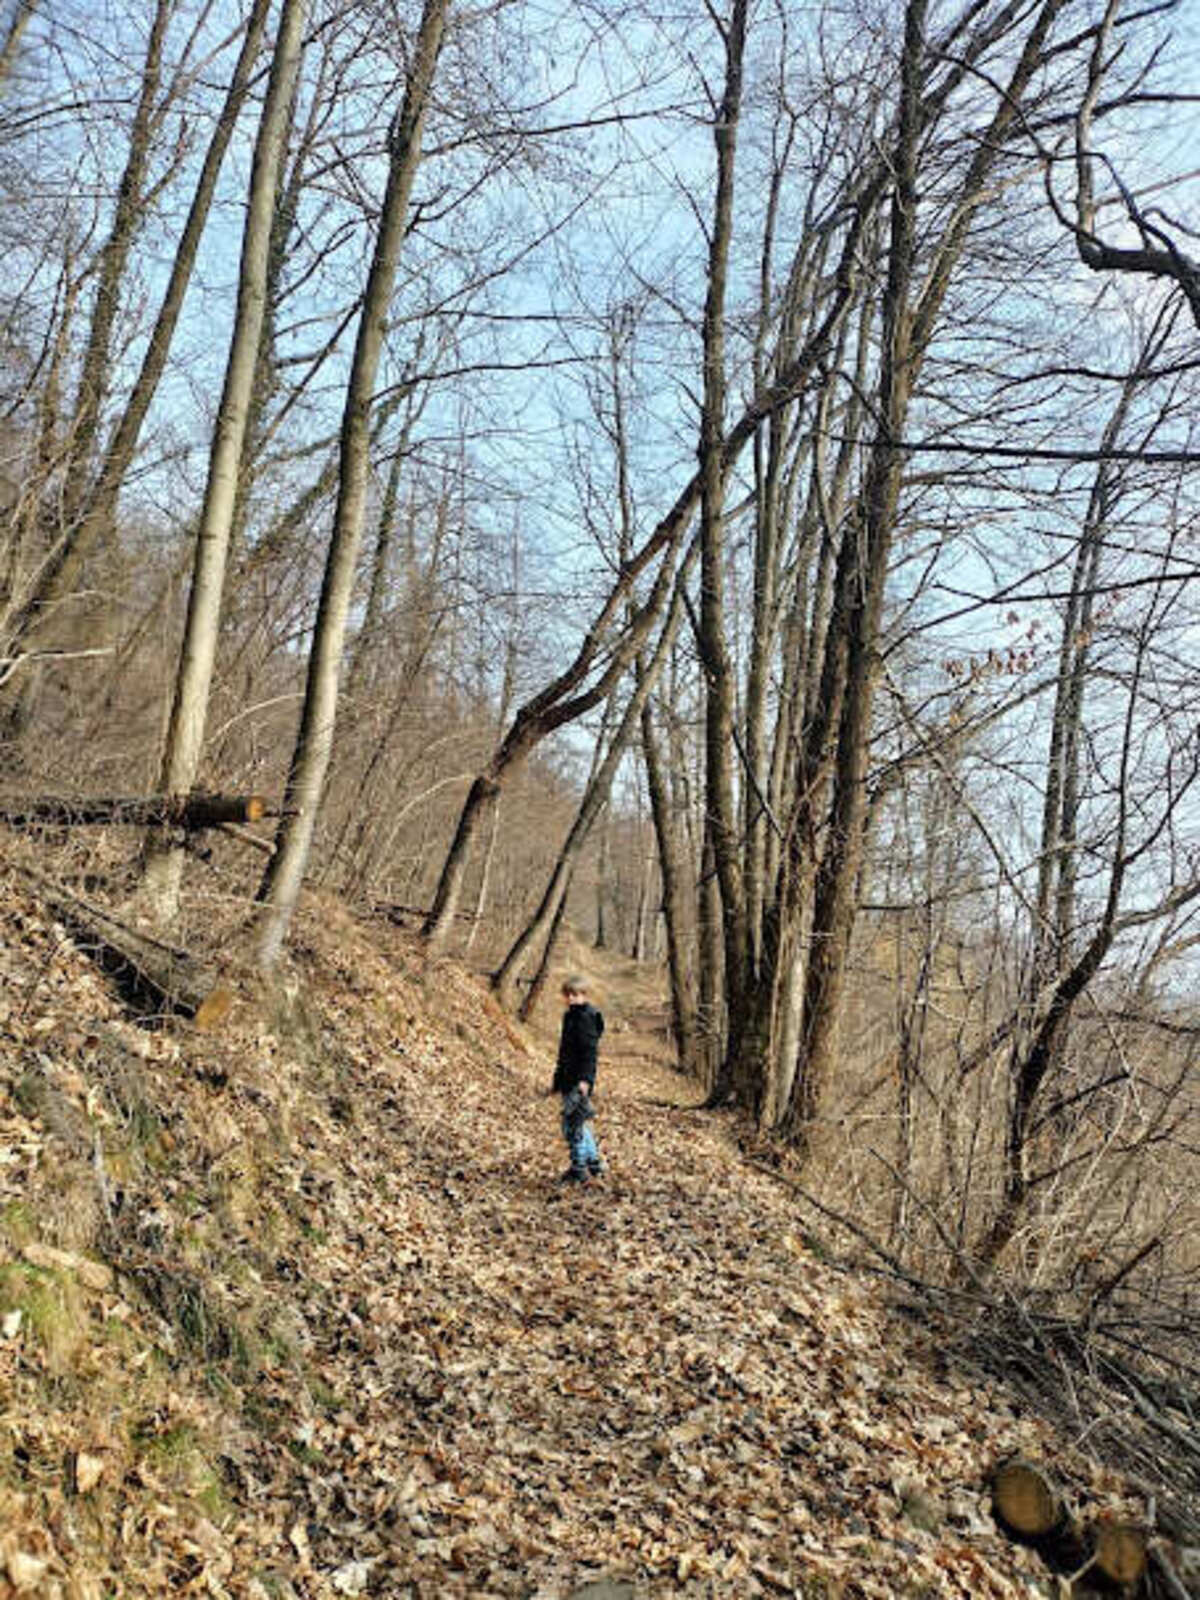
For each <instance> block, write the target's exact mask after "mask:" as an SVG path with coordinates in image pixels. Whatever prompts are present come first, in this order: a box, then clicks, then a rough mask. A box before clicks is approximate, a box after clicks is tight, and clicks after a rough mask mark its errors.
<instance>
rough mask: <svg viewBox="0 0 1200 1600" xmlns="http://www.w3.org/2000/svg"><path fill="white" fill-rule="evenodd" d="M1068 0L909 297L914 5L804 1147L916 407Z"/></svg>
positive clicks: (787, 1120)
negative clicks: (945, 316)
mask: <svg viewBox="0 0 1200 1600" xmlns="http://www.w3.org/2000/svg"><path fill="white" fill-rule="evenodd" d="M1066 3H1067V0H1043V3H1042V5H1041V6H1040V7H1039V8H1038V10H1037V12H1036V14H1035V15H1034V17H1033V20H1032V22H1031V23H1030V25H1029V27H1028V30H1027V32H1026V35H1025V38H1024V41H1023V43H1022V47H1021V51H1020V55H1019V58H1018V60H1017V62H1016V65H1015V66H1014V68H1013V71H1012V74H1011V76H1010V78H1009V81H1008V83H1007V84H1006V85H1005V90H1004V93H1003V96H1002V97H1001V99H1000V102H999V105H998V108H997V110H996V111H995V113H994V114H993V116H992V120H991V123H990V126H989V127H988V129H987V130H986V132H985V133H984V135H983V137H982V138H981V139H980V140H979V142H978V144H977V146H976V148H975V152H974V154H973V156H972V158H971V160H970V162H969V164H968V167H967V170H966V172H965V174H964V177H963V182H962V185H961V188H960V191H959V197H958V203H957V205H956V207H955V210H954V214H953V218H952V220H951V221H950V223H949V224H948V225H947V227H946V229H945V231H944V233H943V234H942V236H941V237H940V239H938V240H937V242H936V246H935V249H934V252H933V257H932V263H931V266H930V268H929V271H928V273H927V275H926V276H925V279H924V282H923V286H922V289H921V292H920V294H919V296H916V297H914V296H913V294H912V290H913V284H914V275H915V274H914V269H915V256H916V213H917V204H918V195H917V181H916V179H917V160H918V150H919V147H920V141H921V138H922V134H923V132H924V131H925V127H926V117H927V106H925V105H923V103H922V97H921V88H922V80H923V71H924V56H925V49H926V44H925V33H926V0H909V5H908V8H907V10H906V13H905V29H904V45H903V51H902V56H901V91H900V115H899V126H898V134H897V144H896V151H895V155H894V158H893V168H894V172H895V187H894V193H893V199H892V205H891V234H890V241H889V247H888V271H887V283H886V287H885V291H884V297H883V330H882V334H883V338H882V343H883V353H882V361H881V371H880V383H879V401H878V406H877V411H878V416H879V422H880V425H879V427H878V429H877V432H876V437H875V441H874V443H873V445H872V450H871V457H870V461H869V464H868V467H867V475H866V481H865V484H864V487H863V493H862V497H861V502H860V511H859V521H860V526H861V536H860V538H858V539H855V540H854V541H853V543H854V550H855V555H856V568H857V570H856V572H855V574H854V581H853V583H852V585H851V586H850V590H849V594H848V599H849V604H848V605H847V606H846V607H845V609H844V611H843V612H842V614H841V618H840V620H839V618H838V617H837V616H836V615H835V618H834V621H833V622H831V630H832V629H834V628H835V627H836V628H839V629H841V630H842V631H843V639H842V640H841V641H835V642H837V643H839V645H840V647H844V649H845V661H846V668H845V692H844V695H843V698H842V705H841V714H840V718H839V722H838V732H837V744H836V749H835V753H834V766H833V795H832V801H831V806H830V814H829V819H828V823H827V826H826V833H825V845H824V849H823V851H822V854H821V859H820V863H819V866H818V869H817V876H816V883H815V888H814V895H813V916H812V928H811V938H810V945H811V951H810V956H809V962H808V971H807V974H806V980H805V994H804V1013H803V1022H802V1027H801V1039H800V1052H799V1058H798V1061H797V1067H796V1073H795V1077H794V1079H793V1083H792V1090H791V1096H790V1100H789V1103H788V1108H787V1112H786V1114H785V1117H784V1119H783V1126H784V1130H785V1132H786V1133H787V1134H788V1135H789V1136H790V1137H791V1138H792V1139H793V1140H794V1141H795V1143H796V1144H797V1146H798V1147H799V1149H800V1151H801V1154H802V1155H804V1154H807V1152H808V1150H809V1148H810V1141H811V1133H812V1130H813V1127H814V1125H815V1122H816V1119H817V1115H818V1112H819V1109H820V1106H821V1102H822V1099H823V1097H824V1093H825V1088H826V1084H827V1082H828V1080H829V1078H830V1076H831V1074H832V1072H833V1068H834V1063H835V1060H836V1051H837V1032H838V1025H839V1020H840V1014H841V1001H842V993H843V989H844V984H845V976H846V963H847V960H848V957H849V949H850V938H851V934H852V932H853V927H854V919H855V911H856V906H855V885H856V881H857V878H858V869H859V862H860V860H861V852H862V842H863V840H862V834H863V821H864V808H865V792H864V785H865V776H866V763H867V750H868V742H869V738H870V733H871V717H872V707H873V701H874V688H875V678H876V660H875V657H876V648H877V641H878V638H879V630H880V623H881V618H882V612H883V596H884V587H885V583H886V580H887V574H888V566H889V561H890V553H891V545H892V538H893V534H894V531H895V519H896V508H897V504H898V500H899V493H900V483H901V474H902V468H903V455H902V452H901V450H899V449H898V448H897V441H898V440H901V439H902V438H903V437H904V428H905V423H906V420H907V417H908V411H909V402H910V398H911V395H912V392H913V387H914V385H915V382H916V378H917V374H918V372H919V369H920V365H921V362H922V360H923V358H924V356H925V354H926V352H927V351H928V349H929V346H930V343H931V341H932V339H933V336H934V332H935V329H936V327H937V324H938V319H939V317H940V315H941V311H942V307H943V305H944V302H945V298H946V294H947V292H948V290H949V287H950V284H951V281H952V279H953V276H954V272H955V269H956V268H957V266H958V263H959V261H960V259H961V256H962V252H963V249H964V247H965V244H966V241H967V236H968V232H969V229H970V225H971V221H972V218H973V216H974V213H975V210H976V208H977V207H978V206H979V204H980V203H981V201H982V200H983V198H984V196H985V195H986V193H987V192H988V189H989V186H990V184H991V182H992V180H993V178H994V168H995V165H996V162H997V161H998V160H999V158H1000V154H1001V152H1002V151H1003V150H1004V149H1005V146H1006V141H1007V138H1008V135H1009V132H1010V130H1011V128H1012V126H1013V124H1014V122H1015V120H1016V119H1017V117H1018V116H1019V115H1020V110H1021V107H1022V105H1023V103H1024V100H1025V97H1026V94H1027V91H1028V89H1029V86H1030V84H1031V82H1032V80H1033V78H1034V75H1035V73H1036V72H1037V71H1038V70H1039V68H1040V66H1041V64H1042V59H1043V51H1044V48H1045V45H1046V41H1047V38H1048V36H1049V33H1050V29H1051V27H1052V26H1053V23H1054V21H1055V19H1056V18H1057V16H1058V14H1059V12H1060V11H1061V10H1062V9H1063V7H1064V5H1065V4H1066Z"/></svg>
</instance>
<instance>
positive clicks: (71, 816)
mask: <svg viewBox="0 0 1200 1600" xmlns="http://www.w3.org/2000/svg"><path fill="white" fill-rule="evenodd" d="M277 815H278V812H273V811H270V810H269V809H268V807H267V802H266V801H265V800H264V799H263V797H262V795H260V794H250V795H221V794H175V795H151V796H149V797H145V798H141V799H99V800H69V799H68V800H64V799H60V798H57V797H52V796H31V797H29V798H24V799H11V800H0V822H7V823H8V824H9V825H10V826H12V827H15V828H27V827H30V826H32V825H34V824H36V823H48V824H51V825H52V826H56V827H62V828H72V827H75V828H78V827H97V826H105V827H112V826H122V825H123V826H127V827H134V828H149V827H158V828H182V829H183V830H184V831H185V832H188V833H191V832H195V831H196V830H198V829H200V828H219V827H222V826H223V825H225V824H227V823H235V824H236V823H246V822H261V821H262V819H263V818H264V817H268V816H277Z"/></svg>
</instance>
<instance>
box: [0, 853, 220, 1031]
mask: <svg viewBox="0 0 1200 1600" xmlns="http://www.w3.org/2000/svg"><path fill="white" fill-rule="evenodd" d="M10 870H11V871H16V872H18V873H20V875H21V877H23V878H24V879H26V881H27V882H28V883H29V884H30V885H31V886H32V888H33V890H34V892H35V893H36V894H37V896H38V898H39V899H40V900H41V902H42V904H43V905H44V906H45V907H46V909H47V910H48V911H50V912H52V913H53V915H54V916H56V917H57V918H58V919H59V921H60V922H62V923H63V924H64V926H65V927H67V928H69V929H70V931H71V932H72V933H73V934H74V935H75V936H76V937H77V938H78V939H79V941H80V943H81V944H83V945H85V946H87V947H89V949H90V950H91V952H92V953H93V954H94V955H95V956H96V957H97V958H98V960H99V962H100V964H101V965H102V966H103V967H104V968H105V970H106V971H108V972H110V973H112V975H113V976H114V977H115V978H116V979H117V981H118V982H119V983H120V984H121V985H122V986H123V987H124V988H125V989H126V990H127V991H128V992H129V993H130V994H133V995H136V996H137V997H138V999H139V1002H148V1003H149V1005H150V1006H152V1007H154V1008H156V1009H159V1010H164V1011H176V1012H180V1013H182V1014H183V1015H184V1016H188V1017H192V1018H194V1019H195V1021H196V1023H197V1024H198V1025H199V1026H201V1027H215V1026H216V1024H217V1023H218V1022H220V1021H221V1020H222V1018H223V1017H224V1016H225V1015H226V1014H227V1013H228V1011H229V1009H230V1006H231V1004H232V996H231V995H230V993H229V991H228V990H227V989H224V988H222V987H221V986H220V985H219V984H218V982H217V977H216V974H215V973H214V972H213V971H212V970H211V969H210V968H208V967H207V966H205V965H204V964H203V963H202V962H200V961H197V959H196V958H195V957H194V956H193V955H190V954H189V953H188V951H186V950H181V949H179V948H177V947H176V946H174V945H169V944H164V943H163V941H162V940H161V939H154V938H151V937H150V935H149V934H145V933H142V932H140V931H139V930H138V929H136V928H131V927H130V926H129V925H128V924H127V923H124V922H122V921H121V920H120V919H119V918H118V917H115V916H113V914H112V912H111V911H105V910H104V909H103V908H102V907H100V906H97V905H93V904H92V903H91V902H90V901H88V900H84V899H81V898H80V896H79V895H77V894H75V893H73V891H72V890H70V889H68V888H66V887H65V886H64V885H63V884H60V883H55V882H54V881H53V879H50V878H45V877H43V876H42V874H41V873H40V872H34V871H33V870H32V868H30V867H24V866H20V865H19V864H17V863H10Z"/></svg>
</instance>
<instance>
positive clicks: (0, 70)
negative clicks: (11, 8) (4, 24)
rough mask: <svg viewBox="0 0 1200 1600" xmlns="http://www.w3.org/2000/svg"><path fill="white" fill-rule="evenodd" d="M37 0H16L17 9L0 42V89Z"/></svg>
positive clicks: (31, 17)
mask: <svg viewBox="0 0 1200 1600" xmlns="http://www.w3.org/2000/svg"><path fill="white" fill-rule="evenodd" d="M37 6H38V0H17V10H16V14H15V15H14V17H13V19H12V21H11V22H10V23H9V25H8V32H7V33H6V34H5V35H4V41H3V43H2V44H0V90H2V89H3V88H4V85H5V83H6V82H7V81H8V79H9V77H10V75H11V73H12V69H13V67H14V65H15V64H16V60H17V55H18V52H19V51H20V48H21V36H22V35H23V34H24V32H25V29H26V28H27V27H28V26H29V24H30V22H31V21H32V20H33V13H34V12H35V11H36V10H37Z"/></svg>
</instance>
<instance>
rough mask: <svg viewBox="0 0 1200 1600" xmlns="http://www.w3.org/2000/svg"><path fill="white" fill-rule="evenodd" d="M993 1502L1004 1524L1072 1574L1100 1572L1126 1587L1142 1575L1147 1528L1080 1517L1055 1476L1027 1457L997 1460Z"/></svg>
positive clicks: (1105, 1577) (1106, 1578) (1147, 1543)
mask: <svg viewBox="0 0 1200 1600" xmlns="http://www.w3.org/2000/svg"><path fill="white" fill-rule="evenodd" d="M992 1504H993V1508H994V1510H995V1513H996V1520H997V1521H998V1522H999V1523H1000V1524H1001V1526H1002V1527H1004V1528H1005V1529H1006V1530H1007V1531H1008V1532H1009V1533H1010V1534H1012V1535H1014V1536H1015V1537H1016V1538H1019V1539H1022V1540H1024V1541H1026V1542H1028V1543H1030V1544H1033V1545H1035V1546H1036V1547H1037V1548H1038V1549H1039V1550H1040V1551H1041V1552H1042V1553H1043V1555H1045V1556H1046V1557H1047V1558H1048V1559H1049V1561H1050V1563H1051V1564H1052V1565H1053V1566H1054V1567H1056V1568H1058V1569H1060V1570H1065V1571H1067V1572H1069V1573H1070V1576H1071V1578H1072V1579H1079V1578H1081V1577H1083V1576H1084V1575H1085V1574H1087V1573H1091V1574H1098V1575H1099V1576H1100V1577H1101V1578H1103V1579H1104V1580H1106V1581H1107V1583H1108V1584H1110V1585H1112V1586H1114V1587H1116V1588H1118V1589H1124V1590H1125V1591H1127V1592H1128V1591H1129V1590H1130V1589H1131V1587H1132V1586H1133V1585H1134V1584H1137V1583H1139V1582H1140V1581H1141V1579H1142V1578H1143V1577H1144V1576H1145V1574H1146V1570H1147V1563H1148V1551H1149V1540H1148V1538H1147V1535H1146V1532H1145V1530H1143V1529H1142V1528H1139V1527H1135V1526H1134V1525H1133V1524H1132V1523H1127V1522H1113V1521H1108V1520H1103V1519H1099V1518H1097V1519H1096V1520H1095V1521H1093V1522H1091V1523H1086V1522H1084V1521H1083V1520H1082V1519H1080V1518H1079V1517H1077V1516H1075V1515H1074V1514H1073V1513H1072V1512H1071V1511H1070V1510H1069V1509H1068V1506H1067V1502H1066V1498H1065V1496H1064V1495H1063V1493H1062V1491H1061V1490H1060V1489H1059V1487H1058V1485H1057V1484H1056V1483H1055V1482H1054V1480H1053V1479H1052V1478H1051V1477H1050V1476H1049V1475H1048V1474H1047V1473H1046V1472H1045V1471H1044V1470H1043V1469H1042V1468H1041V1467H1039V1466H1036V1465H1035V1464H1034V1463H1033V1462H1031V1461H1021V1460H1011V1461H1005V1462H1003V1463H1001V1465H1000V1466H999V1467H998V1468H997V1469H996V1471H995V1472H994V1473H993V1475H992Z"/></svg>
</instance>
